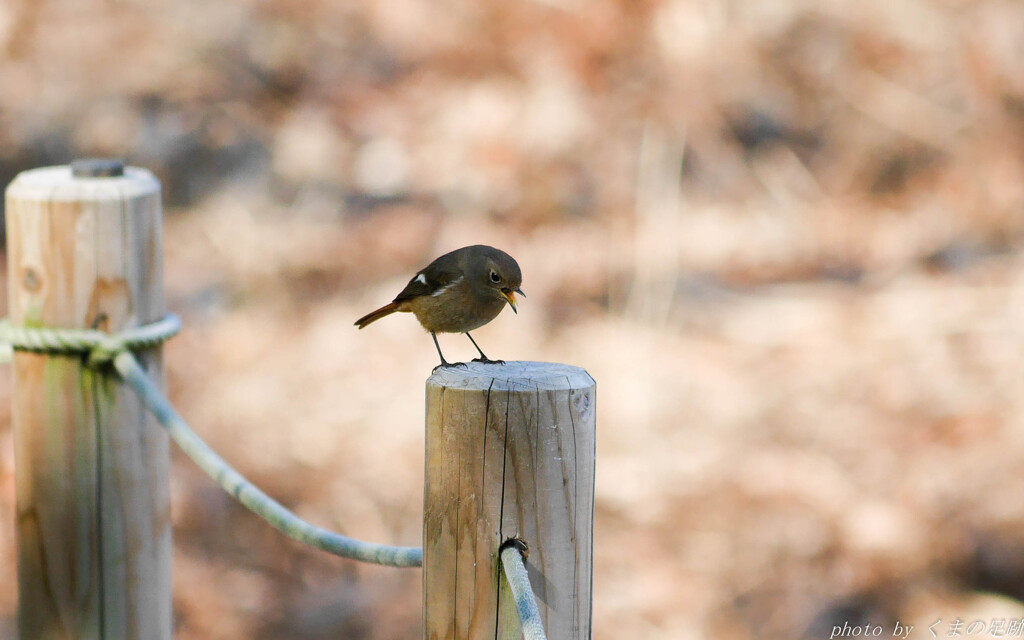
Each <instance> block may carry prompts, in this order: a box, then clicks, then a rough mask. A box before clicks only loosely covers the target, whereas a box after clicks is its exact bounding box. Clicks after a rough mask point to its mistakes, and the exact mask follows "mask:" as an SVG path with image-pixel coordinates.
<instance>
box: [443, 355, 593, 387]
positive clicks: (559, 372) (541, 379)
mask: <svg viewBox="0 0 1024 640" xmlns="http://www.w3.org/2000/svg"><path fill="white" fill-rule="evenodd" d="M427 385H434V386H438V387H445V388H447V389H479V390H482V391H486V390H488V389H491V390H493V391H508V390H524V389H539V390H543V391H559V390H569V389H584V388H588V387H592V386H594V379H593V378H591V377H590V374H589V373H587V371H586V370H585V369H581V368H580V367H574V366H572V365H568V364H559V363H556V362H533V361H529V360H515V361H509V362H505V363H503V364H497V363H493V362H467V363H466V366H462V365H458V366H451V367H442V368H439V369H437V370H436V371H434V373H433V375H431V376H430V377H429V378H428V379H427Z"/></svg>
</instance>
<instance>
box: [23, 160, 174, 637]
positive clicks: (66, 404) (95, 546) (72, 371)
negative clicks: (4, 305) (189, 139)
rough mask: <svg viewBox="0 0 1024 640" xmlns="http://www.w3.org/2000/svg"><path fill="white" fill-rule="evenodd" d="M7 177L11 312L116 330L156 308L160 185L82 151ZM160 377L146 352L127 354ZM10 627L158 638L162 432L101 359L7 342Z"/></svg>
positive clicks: (166, 512) (163, 552)
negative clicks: (83, 156) (11, 455)
mask: <svg viewBox="0 0 1024 640" xmlns="http://www.w3.org/2000/svg"><path fill="white" fill-rule="evenodd" d="M73 166H74V168H75V169H74V171H72V168H71V167H49V168H45V169H36V170H32V171H26V172H24V173H22V174H20V175H19V176H18V177H17V178H16V179H15V180H14V182H12V183H11V184H10V186H9V187H8V188H7V201H6V202H7V210H6V214H7V246H8V273H9V288H8V296H9V306H10V315H11V321H12V323H13V324H14V325H24V326H40V327H64V328H96V329H100V330H103V331H108V332H116V331H118V330H120V329H123V328H125V327H130V326H136V325H139V324H144V323H147V322H150V321H153V320H156V319H158V318H160V317H161V316H162V315H163V313H164V301H163V274H162V250H161V241H160V231H161V218H160V215H161V214H160V184H159V182H157V180H156V179H155V178H154V177H153V176H152V175H151V174H150V173H149V172H148V171H145V170H143V169H136V168H127V169H125V168H123V167H122V166H120V164H119V163H116V162H104V161H82V162H79V163H75V165H73ZM139 357H140V360H141V362H142V363H143V364H144V366H145V367H146V369H147V370H148V372H149V374H150V375H152V376H154V377H156V378H157V379H160V377H161V375H162V363H161V358H160V352H159V349H153V350H150V351H149V352H144V353H140V354H139ZM13 366H14V401H13V402H14V407H13V423H14V446H15V483H16V499H17V535H18V587H19V609H20V611H19V627H20V634H21V638H22V640H37V639H45V640H49V639H51V638H53V639H57V638H59V639H61V640H65V639H78V638H83V639H85V638H103V639H104V640H112V639H118V640H120V639H126V640H131V639H140V640H141V639H146V640H169V639H170V637H171V584H170V564H171V527H170V505H169V495H168V480H167V470H168V463H169V459H168V445H167V436H166V434H165V433H164V431H163V430H162V429H160V428H159V426H158V425H156V424H155V423H150V418H149V417H148V416H147V414H146V412H145V411H144V409H143V407H142V406H141V404H140V402H139V400H138V399H137V398H136V396H135V395H134V394H133V393H132V391H131V390H130V389H127V388H125V387H123V386H122V385H121V384H119V382H118V381H117V378H116V374H114V373H113V372H112V370H111V369H109V368H105V369H98V370H93V369H89V368H87V367H86V366H85V364H84V358H82V357H78V356H46V355H35V354H31V353H22V352H19V353H16V354H15V357H14V365H13Z"/></svg>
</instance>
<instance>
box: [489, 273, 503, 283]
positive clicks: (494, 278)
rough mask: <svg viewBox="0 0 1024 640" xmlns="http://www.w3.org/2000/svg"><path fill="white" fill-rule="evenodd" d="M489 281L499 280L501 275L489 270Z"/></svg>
mask: <svg viewBox="0 0 1024 640" xmlns="http://www.w3.org/2000/svg"><path fill="white" fill-rule="evenodd" d="M491 282H501V276H499V275H498V274H497V273H495V272H493V271H492V272H491Z"/></svg>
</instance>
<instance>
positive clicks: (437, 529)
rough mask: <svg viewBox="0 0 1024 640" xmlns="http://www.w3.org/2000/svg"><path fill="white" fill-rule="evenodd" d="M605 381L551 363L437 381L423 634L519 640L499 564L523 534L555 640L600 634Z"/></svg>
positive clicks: (430, 421)
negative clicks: (596, 528) (598, 516)
mask: <svg viewBox="0 0 1024 640" xmlns="http://www.w3.org/2000/svg"><path fill="white" fill-rule="evenodd" d="M595 392H596V389H595V383H594V380H593V378H591V377H590V375H589V374H587V372H586V371H584V370H583V369H579V368H577V367H570V366H568V365H562V364H548V363H541V362H508V363H506V364H504V365H496V364H479V363H470V364H469V365H468V366H466V367H450V368H444V369H438V370H437V372H436V373H434V375H432V376H431V377H430V378H429V379H428V380H427V435H426V482H425V488H424V514H423V585H424V587H423V598H424V637H425V638H427V639H428V640H455V639H458V640H468V639H474V640H475V639H484V638H486V639H487V640H494V639H495V638H498V639H503V640H511V639H513V638H514V639H516V640H518V639H519V638H520V637H521V636H520V629H519V626H518V618H517V614H516V610H515V604H514V601H513V600H512V597H511V594H510V593H509V591H508V589H507V584H505V582H504V579H503V578H502V577H501V570H500V567H499V564H498V552H499V549H500V547H501V545H502V544H503V543H504V542H506V541H507V540H508V539H510V538H513V537H518V538H521V539H522V540H523V541H524V542H525V543H526V544H527V545H528V547H529V556H528V557H527V560H526V566H527V570H528V573H529V575H530V582H531V584H532V586H533V590H534V594H535V595H536V596H537V604H538V606H539V607H540V613H541V617H542V618H543V620H544V628H545V629H546V630H547V634H548V636H547V637H548V638H549V640H568V639H572V640H578V639H583V638H590V637H591V629H590V621H591V575H592V574H591V567H592V561H593V514H594V427H595V405H594V403H595Z"/></svg>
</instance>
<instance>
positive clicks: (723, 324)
mask: <svg viewBox="0 0 1024 640" xmlns="http://www.w3.org/2000/svg"><path fill="white" fill-rule="evenodd" d="M85 155H100V156H115V157H123V158H126V159H127V160H128V161H129V162H130V163H131V164H135V165H139V166H144V167H147V168H149V169H151V170H152V171H154V172H155V173H156V174H157V175H158V177H159V178H160V179H161V181H162V182H163V186H164V202H165V216H166V221H165V235H164V245H165V262H166V267H165V269H166V291H167V300H168V306H169V308H170V309H172V310H173V311H174V312H176V313H178V314H180V315H181V316H183V319H184V322H185V331H184V332H183V334H182V335H181V336H180V337H178V338H176V339H175V340H174V341H172V342H171V343H170V344H169V345H168V346H167V348H166V354H167V355H166V361H167V366H168V372H169V389H170V393H171V397H172V399H173V401H174V402H175V403H176V404H177V406H178V407H179V409H180V410H181V412H182V413H183V414H184V415H185V416H186V417H187V418H188V419H189V420H190V422H191V423H192V424H193V426H194V427H195V429H196V430H197V431H198V432H199V433H200V434H201V435H202V436H203V437H204V438H205V439H206V440H207V441H208V442H209V443H210V444H211V445H212V446H213V447H214V448H216V449H217V450H219V451H220V452H221V453H222V454H223V455H224V456H225V457H226V458H227V459H228V460H229V461H231V462H232V463H233V464H234V465H236V466H237V467H238V468H239V469H240V470H241V471H242V472H243V473H245V474H246V475H248V476H249V477H250V478H252V479H253V480H254V481H256V482H257V483H258V484H260V485H261V486H263V487H264V488H265V489H266V490H267V491H268V492H269V493H270V494H272V495H273V496H275V497H276V498H278V499H279V500H281V501H282V502H284V503H285V504H286V505H288V506H289V507H291V508H293V509H294V510H296V511H297V512H298V513H299V514H300V515H302V516H304V517H306V518H307V519H309V520H312V521H313V522H315V523H318V524H321V525H324V526H327V527H329V528H335V529H337V530H340V531H342V532H344V533H346V534H349V535H353V536H357V537H360V538H364V539H370V540H374V541H379V542H387V543H392V544H409V545H417V544H419V540H420V532H421V518H422V474H423V469H422V465H423V381H424V379H425V378H426V377H427V376H428V375H429V372H430V369H431V367H432V366H434V364H436V353H435V351H434V349H433V345H432V344H431V342H430V339H429V337H428V336H427V335H426V334H424V332H423V331H422V330H421V329H420V328H419V327H418V326H417V324H416V323H415V322H414V321H413V320H412V318H411V317H408V316H401V317H393V318H388V319H387V320H385V321H382V322H381V323H379V324H375V325H373V326H372V327H370V328H368V329H367V330H365V331H356V329H355V328H354V327H353V326H352V323H353V321H354V320H355V319H356V318H357V317H359V316H360V315H362V314H363V313H365V312H367V311H369V310H371V309H373V308H376V307H377V306H380V305H382V304H384V303H386V302H388V301H390V300H391V298H392V297H393V296H394V295H395V294H396V293H397V292H398V291H399V290H400V289H401V287H402V286H403V285H404V284H405V282H406V281H407V280H408V278H409V277H410V276H411V275H412V274H413V273H414V272H415V270H416V269H418V268H420V267H422V266H424V265H425V264H427V263H428V262H429V261H430V260H432V259H433V258H434V257H436V256H438V255H440V254H441V253H444V252H446V251H448V250H450V249H453V248H457V247H460V246H463V245H467V244H473V243H478V242H480V243H487V244H492V245H495V246H498V247H500V248H503V249H505V250H507V251H508V252H510V253H512V254H513V255H515V256H516V258H517V259H518V261H519V263H520V265H521V266H522V270H523V273H524V283H523V289H524V290H525V291H526V293H527V294H528V296H529V297H528V298H526V299H525V300H524V301H523V303H522V304H521V305H520V313H519V315H518V316H516V315H513V314H510V313H504V314H502V315H501V316H500V317H499V318H498V319H497V320H496V321H494V322H493V323H491V324H490V325H488V326H487V327H486V328H484V329H481V330H479V332H477V336H476V338H477V340H478V341H479V342H480V344H481V346H482V347H483V348H484V350H485V351H486V352H487V353H488V354H490V355H491V356H492V357H501V358H505V359H532V360H549V361H558V362H566V363H571V364H575V365H579V366H582V367H585V368H586V369H587V370H588V371H589V372H590V373H591V374H592V375H593V376H594V378H595V379H596V380H597V382H598V389H599V402H598V438H597V441H598V452H597V453H598V463H597V464H598V466H597V487H596V495H597V498H596V500H597V504H596V514H595V518H596V521H595V554H594V561H595V579H594V637H595V638H597V639H598V640H608V639H611V638H638V639H646V638H650V639H672V640H688V639H691V638H706V637H714V638H719V639H725V640H733V639H735V640H744V639H751V638H770V639H775V638H778V639H794V638H796V639H803V638H828V637H829V635H830V634H831V630H832V627H833V626H834V625H842V624H843V623H844V622H847V623H849V625H851V626H853V625H855V624H861V625H862V624H879V625H883V627H884V628H885V632H886V635H891V633H890V630H891V629H892V628H893V626H894V623H895V622H896V621H897V620H899V621H901V623H903V624H904V625H906V624H913V625H915V626H916V627H917V630H916V631H915V632H914V635H916V636H917V637H931V636H929V635H928V632H927V630H926V629H925V628H926V627H927V626H928V625H930V624H932V623H933V622H934V621H935V620H936V619H937V618H941V620H942V624H943V625H946V624H948V623H949V622H950V621H952V620H953V619H954V618H960V619H963V620H965V621H970V620H974V619H982V620H985V621H986V622H991V620H992V619H993V618H1011V617H1017V618H1020V617H1021V616H1024V606H1022V605H1021V604H1020V602H1019V599H1021V598H1024V537H1022V533H1024V488H1022V483H1024V393H1022V381H1024V253H1022V249H1024V3H1020V2H1016V1H1014V0H974V1H970V0H899V1H897V2H892V1H891V0H863V1H861V2H849V1H838V0H825V1H822V0H774V1H773V0H765V1H761V2H739V1H735V0H590V1H586V2H584V1H583V0H534V1H530V0H523V1H521V2H507V1H504V0H477V1H471V0H445V1H437V0H391V1H389V2H385V1H383V0H351V1H348V2H329V1H327V0H235V1H230V2H217V3H210V2H202V1H200V0H174V1H171V0H157V1H147V2H143V1H141V0H108V1H106V2H85V1H81V0H63V1H56V0H6V1H5V2H3V3H0V184H3V185H6V184H7V183H8V182H9V181H10V180H11V179H12V178H13V177H14V176H15V175H16V174H17V173H18V172H19V171H22V170H24V169H29V168H33V167H38V166H45V165H51V164H65V163H67V162H68V161H70V160H71V159H73V158H76V157H81V156H85ZM0 264H3V263H0ZM2 281H3V282H6V277H4V278H3V280H2ZM5 300H6V296H0V301H4V302H0V304H3V305H5V304H6V302H5ZM442 347H443V348H444V349H445V353H446V355H447V356H448V357H449V359H452V360H454V359H468V358H471V357H473V355H475V352H474V351H473V349H472V346H471V345H470V344H469V342H468V340H465V338H462V337H461V336H454V337H447V338H446V337H442ZM0 396H3V397H0V638H4V639H6V638H14V637H15V629H16V614H15V612H16V600H17V592H16V575H15V562H14V558H15V541H14V536H13V531H14V524H13V518H14V505H13V496H14V488H13V464H14V461H13V454H12V442H11V434H10V426H9V422H10V420H9V396H10V374H9V373H8V372H7V371H6V370H5V371H4V372H3V373H2V374H0ZM172 482H173V485H172V499H173V519H174V594H175V595H174V611H175V627H176V638H179V639H181V640H191V639H197V640H198V639H206V640H216V639H225V640H228V639H241V638H254V639H261V638H275V639H291V638H294V639H321V638H353V639H357V640H362V639H366V640H383V639H391V638H395V639H398V638H417V637H420V633H421V627H420V616H421V595H422V592H421V586H420V572H419V571H418V570H396V569H387V568H378V567H372V566H366V565H360V564H357V563H354V562H349V561H343V560H339V559H336V558H332V557H329V556H327V555H325V554H322V553H319V552H315V551H311V550H308V549H305V548H303V547H302V546H300V545H298V544H296V543H293V542H291V541H290V540H287V539H285V538H283V537H282V536H281V535H279V534H278V533H276V532H274V531H272V530H271V529H270V528H269V527H267V526H266V525H265V524H264V523H263V522H261V521H259V520H257V519H256V518H255V517H253V516H251V515H250V514H248V513H247V512H245V511H244V510H243V509H242V508H240V507H238V506H237V505H235V504H234V503H233V502H232V501H231V499H230V498H229V497H228V496H226V495H225V494H224V493H223V492H222V491H221V490H220V489H218V488H216V487H215V486H214V485H213V484H212V483H211V482H210V481H209V480H208V479H207V478H206V477H205V476H203V475H202V474H201V473H200V472H199V471H198V470H197V469H196V468H195V467H194V466H193V465H192V464H191V463H190V462H189V461H188V460H187V459H185V458H184V457H183V456H181V455H178V454H175V456H174V465H173V479H172ZM936 630H937V631H940V632H941V631H944V630H946V627H945V626H940V627H937V628H936Z"/></svg>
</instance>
